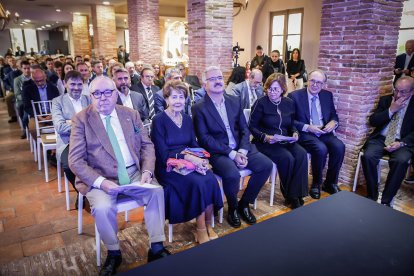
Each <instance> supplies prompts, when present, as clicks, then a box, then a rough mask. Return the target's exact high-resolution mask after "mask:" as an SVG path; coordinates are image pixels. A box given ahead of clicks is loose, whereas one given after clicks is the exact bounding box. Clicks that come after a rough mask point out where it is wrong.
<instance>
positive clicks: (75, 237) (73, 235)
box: [60, 224, 95, 245]
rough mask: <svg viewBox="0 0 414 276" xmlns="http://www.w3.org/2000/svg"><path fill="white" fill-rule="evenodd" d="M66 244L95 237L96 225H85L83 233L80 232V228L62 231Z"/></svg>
mask: <svg viewBox="0 0 414 276" xmlns="http://www.w3.org/2000/svg"><path fill="white" fill-rule="evenodd" d="M60 235H61V236H62V239H63V242H64V243H65V245H70V244H73V243H77V242H84V241H85V240H88V239H91V238H93V239H94V238H95V225H94V224H90V225H83V228H82V234H80V235H79V234H78V229H77V228H76V229H71V230H68V231H65V232H62V233H60Z"/></svg>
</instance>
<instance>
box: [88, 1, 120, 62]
mask: <svg viewBox="0 0 414 276" xmlns="http://www.w3.org/2000/svg"><path fill="white" fill-rule="evenodd" d="M91 12H92V24H93V47H94V49H95V56H96V57H98V56H99V55H104V56H111V57H112V56H116V53H117V48H118V46H117V45H116V22H115V9H114V7H113V6H105V5H92V6H91Z"/></svg>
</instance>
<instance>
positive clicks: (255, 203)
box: [253, 198, 257, 210]
mask: <svg viewBox="0 0 414 276" xmlns="http://www.w3.org/2000/svg"><path fill="white" fill-rule="evenodd" d="M253 209H255V210H256V209H257V198H256V199H255V200H254V204H253Z"/></svg>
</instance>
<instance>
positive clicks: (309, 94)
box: [306, 90, 319, 101]
mask: <svg viewBox="0 0 414 276" xmlns="http://www.w3.org/2000/svg"><path fill="white" fill-rule="evenodd" d="M306 93H308V100H309V101H311V100H312V98H313V97H316V98H317V99H319V93H318V94H317V95H315V96H314V95H312V94H311V92H309V91H308V90H306Z"/></svg>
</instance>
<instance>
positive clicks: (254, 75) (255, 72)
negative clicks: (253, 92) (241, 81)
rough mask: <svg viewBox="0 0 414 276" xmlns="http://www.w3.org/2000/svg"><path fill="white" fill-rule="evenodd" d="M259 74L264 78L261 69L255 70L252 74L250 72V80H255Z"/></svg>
mask: <svg viewBox="0 0 414 276" xmlns="http://www.w3.org/2000/svg"><path fill="white" fill-rule="evenodd" d="M257 74H262V77H263V73H262V71H260V70H259V69H253V70H252V71H251V72H250V76H249V78H250V79H254V78H255V77H256V75H257Z"/></svg>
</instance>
